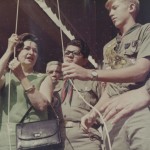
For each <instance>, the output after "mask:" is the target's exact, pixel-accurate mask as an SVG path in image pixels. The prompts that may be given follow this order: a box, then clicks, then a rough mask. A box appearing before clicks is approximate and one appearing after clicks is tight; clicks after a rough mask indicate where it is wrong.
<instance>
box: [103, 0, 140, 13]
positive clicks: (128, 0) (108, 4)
mask: <svg viewBox="0 0 150 150" xmlns="http://www.w3.org/2000/svg"><path fill="white" fill-rule="evenodd" d="M115 1H121V2H123V3H131V4H135V8H136V10H135V16H137V14H138V12H139V7H140V2H139V0H107V2H106V4H105V8H106V9H108V10H109V9H110V7H111V5H112V3H113V2H115Z"/></svg>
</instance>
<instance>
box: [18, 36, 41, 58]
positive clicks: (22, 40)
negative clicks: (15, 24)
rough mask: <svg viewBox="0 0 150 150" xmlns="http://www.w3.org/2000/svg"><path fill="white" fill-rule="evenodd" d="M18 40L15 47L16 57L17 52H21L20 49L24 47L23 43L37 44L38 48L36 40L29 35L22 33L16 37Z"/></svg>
mask: <svg viewBox="0 0 150 150" xmlns="http://www.w3.org/2000/svg"><path fill="white" fill-rule="evenodd" d="M18 38H19V43H18V44H17V45H16V55H17V56H18V54H19V52H20V51H21V50H22V48H23V47H24V41H27V40H29V41H33V42H35V43H36V44H37V46H38V38H37V37H36V36H35V35H34V34H31V33H23V34H21V35H19V36H18Z"/></svg>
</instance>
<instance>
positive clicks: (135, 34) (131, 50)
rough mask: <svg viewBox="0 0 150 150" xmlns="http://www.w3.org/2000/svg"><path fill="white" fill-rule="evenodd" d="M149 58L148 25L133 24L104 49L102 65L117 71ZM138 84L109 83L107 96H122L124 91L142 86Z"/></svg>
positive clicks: (149, 38)
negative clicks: (138, 60)
mask: <svg viewBox="0 0 150 150" xmlns="http://www.w3.org/2000/svg"><path fill="white" fill-rule="evenodd" d="M149 56H150V24H149V23H148V24H145V25H141V24H138V23H137V24H135V25H134V26H133V27H131V28H130V29H129V30H128V31H127V33H126V34H125V35H124V36H122V37H121V36H120V35H119V34H118V35H117V37H116V38H114V39H113V40H111V41H110V42H109V43H108V44H106V45H105V47H104V64H105V65H106V66H109V67H110V68H111V69H119V68H124V67H128V66H131V65H134V64H135V62H136V60H137V59H140V58H147V59H149ZM147 78H148V77H147ZM144 84H145V82H144V81H143V82H140V83H110V84H108V87H107V91H108V95H109V96H115V95H118V94H122V93H124V92H126V91H129V90H132V89H137V88H139V87H141V86H143V85H144Z"/></svg>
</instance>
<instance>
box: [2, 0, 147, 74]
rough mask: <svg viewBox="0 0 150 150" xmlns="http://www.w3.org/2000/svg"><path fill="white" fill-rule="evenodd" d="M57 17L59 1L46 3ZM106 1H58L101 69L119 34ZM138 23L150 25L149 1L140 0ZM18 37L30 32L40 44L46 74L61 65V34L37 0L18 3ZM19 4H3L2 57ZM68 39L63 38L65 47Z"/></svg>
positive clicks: (66, 22)
mask: <svg viewBox="0 0 150 150" xmlns="http://www.w3.org/2000/svg"><path fill="white" fill-rule="evenodd" d="M45 2H46V5H47V7H51V9H52V11H53V12H54V13H56V14H57V15H58V11H57V0H45ZM105 2H106V0H59V3H60V11H61V20H62V22H63V24H64V25H65V26H66V27H67V29H69V30H70V31H71V33H72V34H74V35H75V36H76V37H79V38H82V39H84V40H85V41H86V42H87V43H88V45H89V47H90V49H91V55H92V57H93V58H94V59H95V61H96V62H97V63H98V64H99V65H100V64H101V62H102V59H103V58H102V57H103V56H102V51H103V46H104V44H105V43H107V42H108V41H109V40H110V39H111V38H112V37H114V36H115V34H116V29H115V28H114V27H113V25H112V23H111V21H110V19H109V17H108V12H107V11H106V9H105V7H104V5H105ZM140 2H141V8H140V13H139V17H138V22H140V23H142V24H143V23H147V22H150V8H149V7H150V1H149V0H141V1H140ZM19 4H20V5H19V16H18V28H17V34H22V33H24V32H31V33H33V34H35V35H37V37H38V38H39V40H40V52H39V58H40V59H39V61H38V64H37V70H38V71H41V72H45V66H46V63H47V62H48V61H51V60H60V61H62V47H61V39H60V30H59V28H58V27H57V26H56V25H55V23H54V22H53V21H52V20H51V19H50V18H49V17H48V16H47V14H46V13H45V12H44V11H43V9H41V8H40V7H39V5H37V3H35V1H34V0H20V1H19ZM16 8H17V0H0V56H2V55H3V54H4V52H5V50H6V48H7V41H8V38H9V37H10V35H11V34H12V33H14V32H15V24H16ZM68 41H69V39H68V38H67V37H66V36H65V35H64V34H63V42H64V46H65V45H66V43H67V42H68Z"/></svg>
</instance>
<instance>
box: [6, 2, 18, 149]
mask: <svg viewBox="0 0 150 150" xmlns="http://www.w3.org/2000/svg"><path fill="white" fill-rule="evenodd" d="M18 13H19V0H17V11H16V23H15V34H17V28H18ZM15 57H16V49H15V47H14V58H15ZM10 75H11V70H10V71H9V79H8V81H9V84H8V120H7V131H8V140H9V150H12V147H11V138H10V128H9V125H10V115H9V114H10V113H9V111H10V80H11V76H10Z"/></svg>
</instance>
